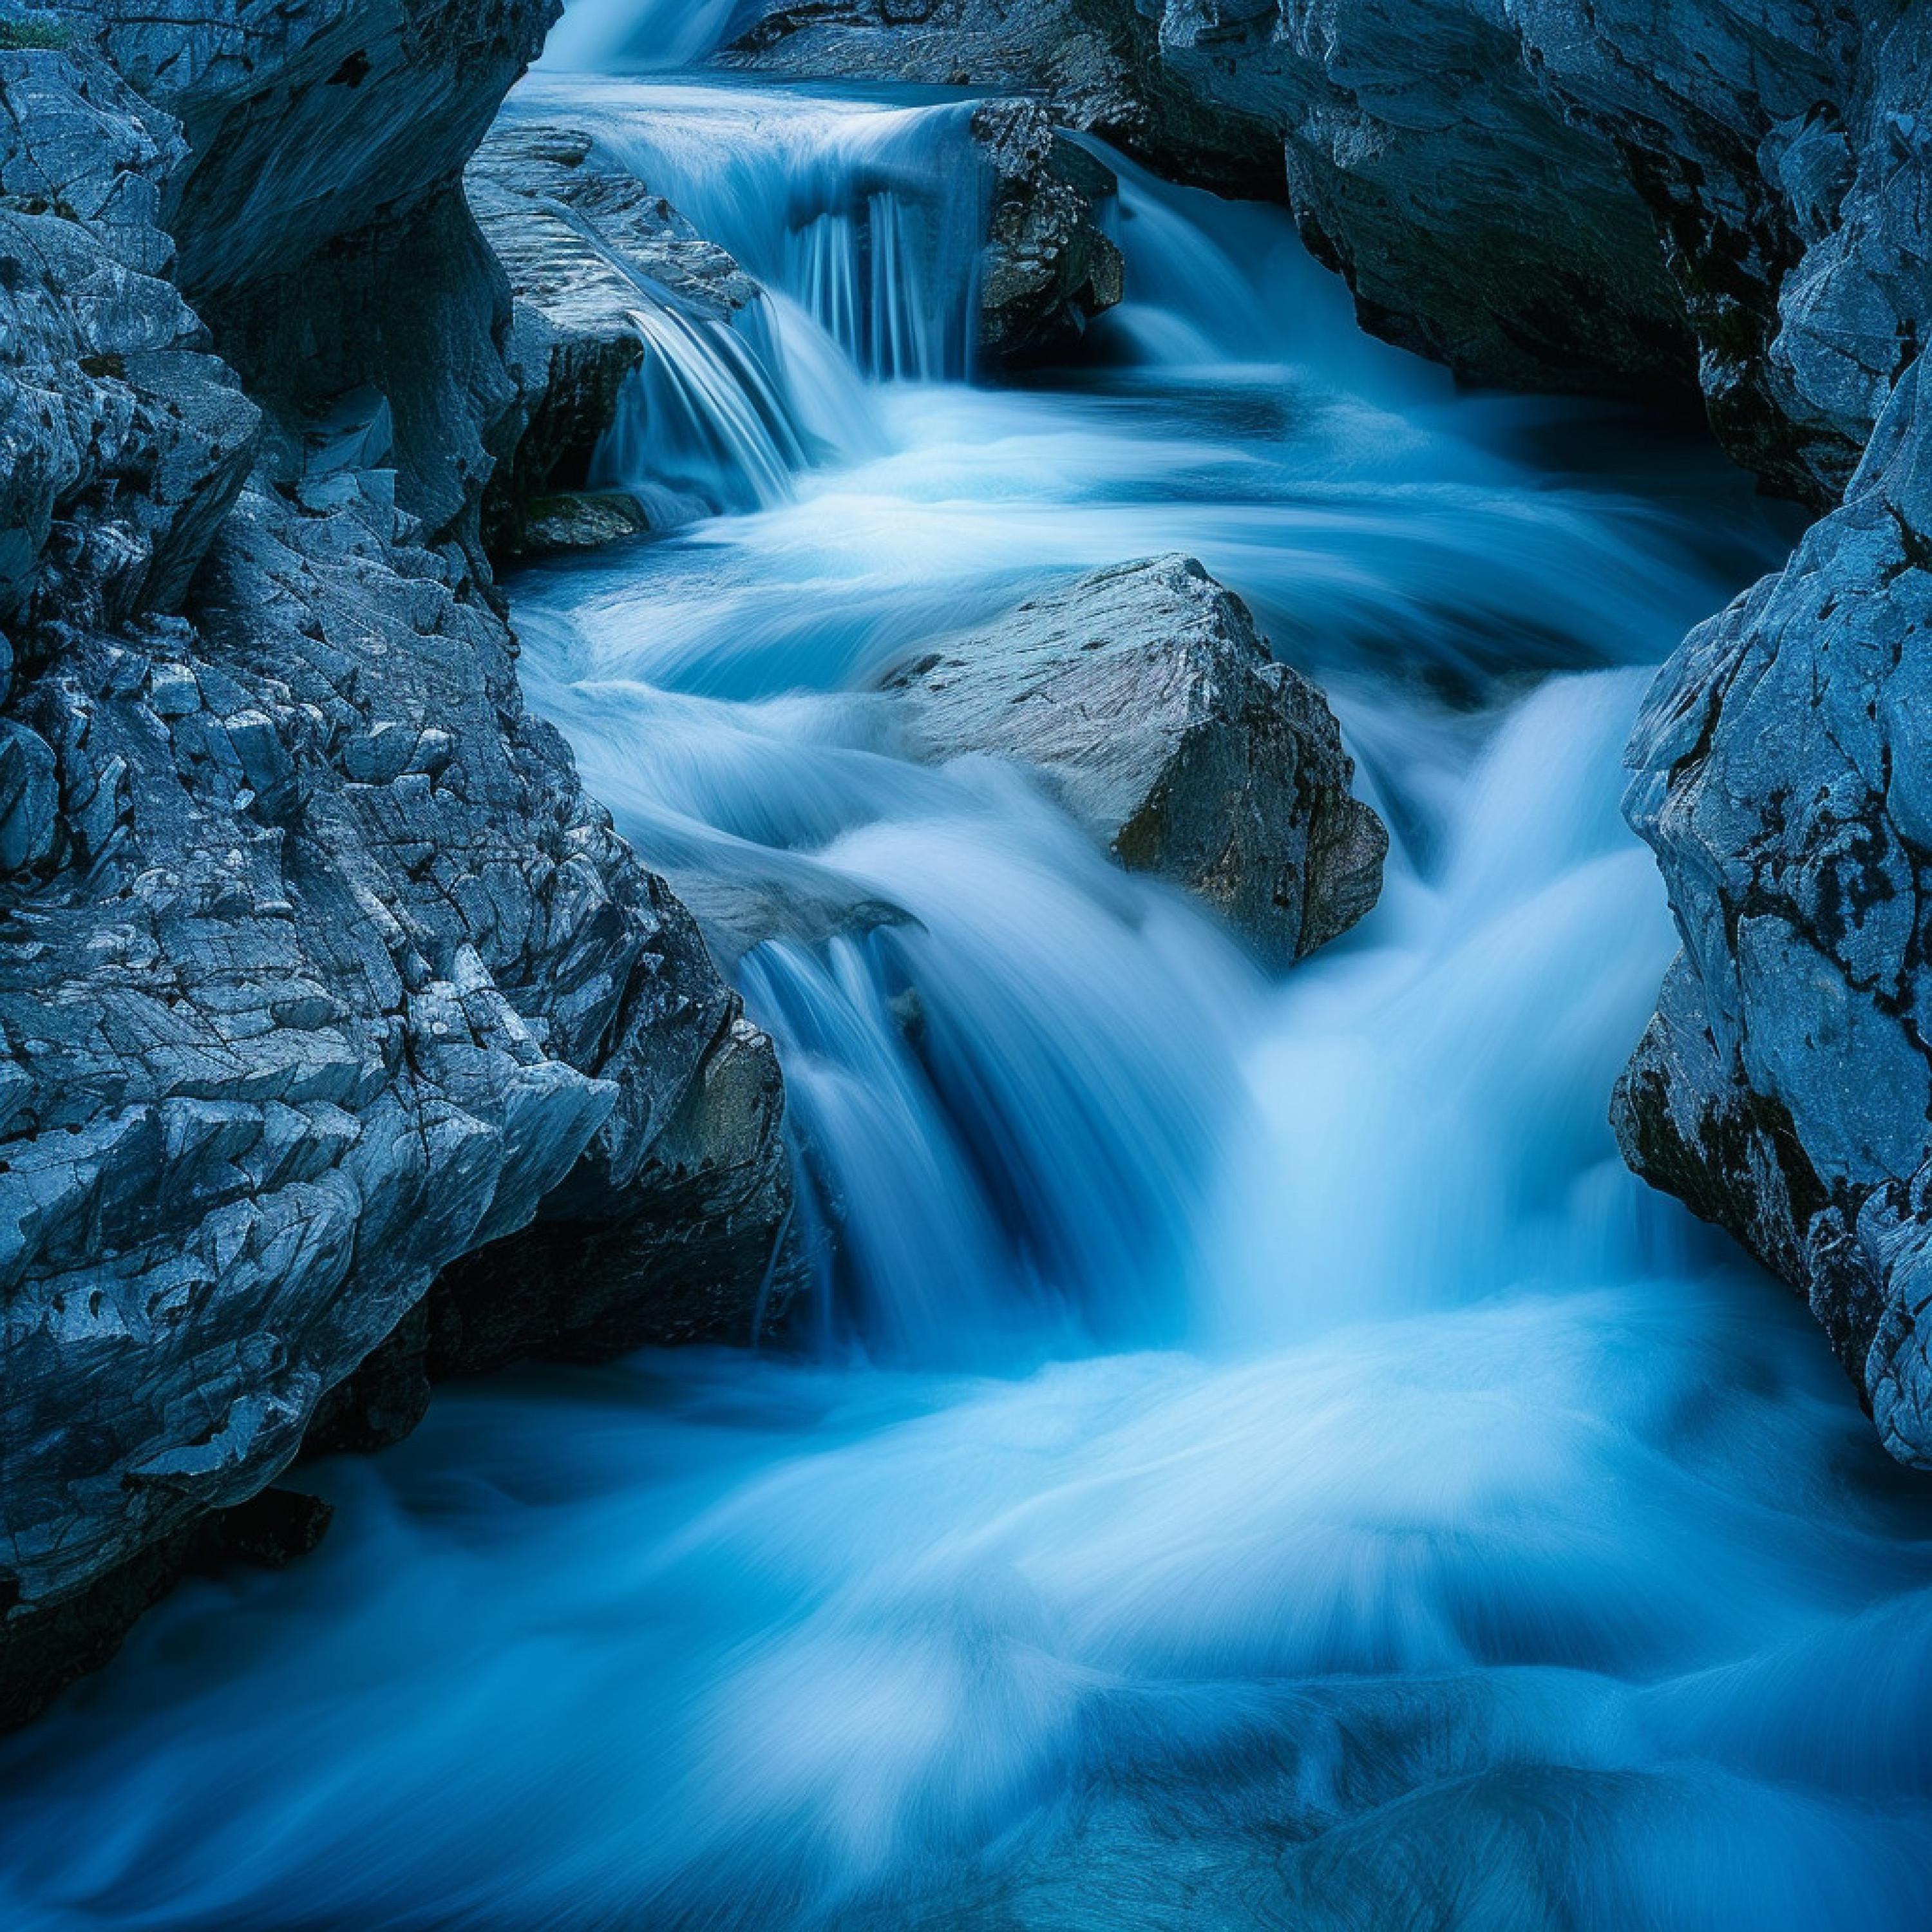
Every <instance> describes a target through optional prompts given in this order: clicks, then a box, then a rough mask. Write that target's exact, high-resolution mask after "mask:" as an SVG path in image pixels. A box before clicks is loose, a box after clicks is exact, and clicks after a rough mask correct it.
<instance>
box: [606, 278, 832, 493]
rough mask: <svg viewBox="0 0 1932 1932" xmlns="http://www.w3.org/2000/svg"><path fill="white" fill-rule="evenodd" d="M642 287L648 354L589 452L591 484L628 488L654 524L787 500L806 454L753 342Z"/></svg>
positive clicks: (638, 313)
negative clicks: (750, 342) (604, 431)
mask: <svg viewBox="0 0 1932 1932" xmlns="http://www.w3.org/2000/svg"><path fill="white" fill-rule="evenodd" d="M640 297H641V299H640V301H639V303H638V305H637V307H636V308H634V309H633V310H632V311H631V323H632V325H633V326H634V328H635V329H636V330H637V338H638V340H639V341H640V342H641V343H642V344H643V351H644V353H643V359H642V361H641V362H640V363H639V364H638V365H637V368H634V370H632V371H631V373H630V374H629V376H628V377H626V378H625V386H624V389H623V392H622V394H621V395H620V396H619V398H618V405H617V413H616V419H615V420H614V421H613V423H612V425H611V427H610V429H609V431H607V433H606V434H605V435H604V437H603V438H602V440H601V441H600V443H598V448H597V451H596V453H595V456H594V457H593V458H592V462H591V466H590V481H591V483H592V486H593V487H598V488H610V487H617V488H621V489H623V490H628V492H629V493H631V495H632V496H635V497H636V498H637V499H638V501H639V502H640V503H642V504H643V506H644V508H645V510H646V513H647V514H649V517H650V520H651V524H652V528H654V529H669V528H670V527H672V526H674V525H676V524H679V523H690V522H692V521H694V520H696V519H697V518H699V517H706V516H715V515H716V514H718V513H720V512H721V511H734V510H754V509H760V508H764V507H765V506H766V505H769V504H772V503H779V502H784V500H785V499H786V498H787V497H788V496H790V494H791V487H792V485H791V479H792V477H793V474H794V473H795V472H796V471H798V470H799V469H803V468H804V467H805V463H806V462H807V460H808V458H807V455H806V451H805V439H804V437H802V434H801V433H800V431H799V427H798V425H796V422H794V421H793V418H792V415H791V413H790V410H789V409H788V407H787V402H786V398H784V395H782V394H781V392H780V389H779V387H778V384H777V383H776V382H775V380H773V377H772V374H771V373H770V372H769V370H768V369H767V368H766V365H765V364H764V363H763V360H762V359H760V356H758V355H757V352H756V350H754V348H752V347H751V345H750V344H748V343H747V342H746V341H745V340H743V339H742V338H741V337H740V336H739V334H738V332H737V331H736V329H733V327H732V326H731V325H730V323H725V322H721V321H719V320H715V318H712V317H708V316H693V315H691V314H688V312H687V311H685V310H684V309H683V308H680V307H679V305H676V303H674V302H671V301H670V300H668V299H665V300H661V301H660V300H653V299H652V298H651V296H650V295H649V292H647V291H643V290H640Z"/></svg>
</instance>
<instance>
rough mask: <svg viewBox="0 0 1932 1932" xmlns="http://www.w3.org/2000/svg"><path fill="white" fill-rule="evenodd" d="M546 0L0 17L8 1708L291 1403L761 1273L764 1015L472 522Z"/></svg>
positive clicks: (368, 1414)
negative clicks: (574, 715)
mask: <svg viewBox="0 0 1932 1932" xmlns="http://www.w3.org/2000/svg"><path fill="white" fill-rule="evenodd" d="M549 13H550V7H549V5H548V4H547V0H529V4H522V5H519V4H511V0H502V4H496V5H490V6H489V7H462V8H456V7H448V8H438V7H428V8H424V7H415V8H411V9H408V10H404V9H401V8H393V9H392V8H389V7H383V6H376V5H347V4H346V0H344V4H341V5H320V6H317V7H311V8H305V9H299V10H293V11H291V10H287V9H269V8H259V7H254V6H252V5H215V6H213V7H209V6H208V5H198V6H196V7H192V8H190V7H181V8H180V9H174V10H171V9H170V8H169V7H167V6H166V5H163V7H160V8H159V9H157V8H155V7H151V6H148V7H142V8H141V9H139V10H135V9H133V8H132V7H128V8H121V7H118V6H101V7H88V8H73V9H67V10H64V11H63V13H62V19H63V20H64V21H65V22H67V23H69V25H70V26H71V45H70V46H68V47H66V48H65V49H62V48H36V49H31V50H26V51H21V50H18V49H15V50H12V51H6V52H0V88H4V90H5V96H6V101H7V105H8V107H9V108H10V110H13V111H12V112H10V113H9V114H8V115H6V116H0V229H4V231H5V248H4V250H0V255H4V258H5V260H7V261H9V262H10V263H13V268H12V269H8V270H7V271H6V272H5V274H4V275H0V302H5V303H6V304H7V308H6V310H5V323H6V325H7V326H6V327H5V329H0V436H4V437H5V439H6V440H7V456H8V458H9V459H10V460H9V461H8V463H7V466H6V469H5V477H6V481H5V484H4V485H0V513H4V527H0V599H4V602H0V619H4V621H5V622H6V624H7V629H8V634H9V637H10V643H11V644H12V646H13V662H12V668H11V675H10V684H9V686H8V688H7V692H6V697H5V717H4V718H0V938H4V939H5V945H4V946H0V1286H4V1289H5V1295H4V1301H3V1302H0V1329H3V1330H4V1344H3V1345H4V1349H5V1363H6V1374H5V1377H4V1379H0V1465H4V1467H5V1470H6V1481H5V1485H4V1487H0V1526H4V1529H5V1544H4V1547H5V1558H4V1559H0V1619H4V1621H0V1712H5V1713H6V1714H10V1715H14V1716H18V1715H23V1714H25V1713H26V1712H28V1711H30V1710H31V1709H33V1708H35V1707H36V1706H37V1705H38V1704H39V1703H41V1702H43V1701H44V1700H45V1698H46V1696H47V1695H49V1694H50V1692H51V1691H52V1688H55V1686H57V1685H58V1683H59V1682H63V1681H65V1679H67V1678H68V1677H70V1676H72V1675H73V1674H74V1672H75V1671H77V1670H80V1669H83V1668H87V1667H92V1665H93V1664H96V1663H98V1662H99V1661H101V1660H102V1658H104V1656H105V1655H107V1653H108V1652H110V1651H111V1649H112V1648H113V1644H114V1643H115V1642H116V1641H118V1636H119V1634H120V1632H121V1630H122V1629H123V1628H124V1626H125V1625H126V1623H127V1622H128V1621H129V1620H130V1619H131V1618H132V1617H133V1616H135V1615H136V1614H138V1613H139V1610H141V1609H142V1607H144V1606H145V1604H147V1603H148V1601H151V1599H152V1598H153V1597H154V1595H157V1593H158V1592H160V1591H162V1590H163V1589H166V1586H167V1584H168V1583H169V1580H171V1579H172V1577H174V1576H175V1575H176V1574H178V1573H179V1571H180V1570H181V1567H182V1566H183V1565H184V1564H186V1563H187V1562H191V1561H195V1560H198V1557H197V1553H198V1552H205V1550H206V1548H207V1547H208V1543H207V1538H208V1535H209V1534H211V1532H209V1531H208V1528H207V1526H208V1523H209V1522H210V1520H211V1518H213V1517H214V1516H215V1515H216V1514H217V1513H220V1512H225V1511H236V1510H238V1509H241V1508H243V1507H244V1506H245V1505H249V1504H250V1502H251V1499H254V1498H257V1497H259V1496H260V1494H261V1493H262V1492H263V1490H264V1489H265V1488H266V1487H267V1486H269V1484H272V1482H273V1481H274V1480H275V1478H276V1477H277V1476H278V1475H279V1474H280V1473H281V1471H282V1470H283V1469H285V1468H286V1467H287V1465H288V1463H290V1460H292V1459H293V1457H295V1456H296V1454H297V1453H298V1452H299V1451H300V1450H301V1449H302V1447H303V1445H304V1444H305V1442H306V1441H308V1439H310V1437H311V1433H313V1434H314V1436H315V1439H317V1441H319V1442H320V1441H323V1440H330V1441H338V1442H347V1441H349V1440H351V1439H358V1432H359V1431H360V1437H359V1439H361V1440H364V1441H374V1440H380V1439H393V1436H394V1435H395V1433H400V1431H401V1429H403V1428H404V1427H407V1424H408V1423H409V1422H410V1421H412V1420H413V1419H414V1417H415V1416H416V1415H419V1414H420V1412H421V1405H420V1400H419V1398H420V1396H421V1394H422V1391H424V1389H425V1388H426V1386H427V1382H426V1377H427V1376H428V1374H430V1373H457V1372H460V1371H463V1370H467V1369H469V1368H472V1367H480V1366H485V1365H487V1364H490V1363H493V1362H495V1361H501V1360H503V1359H506V1358H508V1356H510V1355H514V1354H517V1353H521V1352H529V1351H531V1350H539V1349H550V1350H554V1351H557V1352H565V1353H573V1354H574V1353H587V1352H594V1351H595V1350H596V1349H599V1348H602V1347H611V1346H625V1345H628V1343H631V1342H634V1341H635V1340H640V1339H644V1338H646V1337H655V1338H658V1339H670V1338H673V1337H683V1336H688V1335H693V1334H697V1333H700V1332H703V1333H706V1334H712V1335H722V1336H731V1337H748V1335H749V1334H751V1330H752V1328H753V1325H754V1320H757V1319H763V1318H764V1317H765V1316H767V1315H769V1313H771V1310H772V1303H773V1299H774V1297H776V1298H778V1299H779V1300H781V1298H782V1292H783V1286H784V1284H783V1282H782V1281H779V1282H778V1283H776V1285H774V1282H773V1279H772V1272H771V1270H770V1268H769V1256H770V1254H771V1253H772V1252H773V1250H774V1249H775V1245H776V1244H777V1241H778V1235H779V1232H780V1231H781V1229H783V1227H784V1225H785V1222H786V1218H787V1213H788V1209H789V1191H788V1190H789V1181H788V1174H787V1168H786V1165H785V1162H784V1152H783V1148H782V1144H781V1136H780V1133H779V1121H780V1117H781V1110H782V1087H781V1083H780V1081H779V1079H778V1070H777V1067H776V1063H775V1058H774V1056H773V1055H772V1049H771V1046H770V1043H769V1040H766V1038H765V1037H764V1036H763V1034H760V1033H759V1032H758V1031H757V1029H755V1028H752V1027H751V1026H750V1025H748V1023H747V1022H745V1019H743V1016H742V1013H741V1011H740V1010H739V1006H738V1003H737V1001H736V998H735V997H734V996H733V995H732V994H731V993H730V992H729V991H728V990H727V989H726V988H725V987H724V985H723V984H722V983H721V981H720V980H718V976H717V974H716V972H715V969H714V968H713V967H712V963H711V962H710V959H709V957H708V956H707V954H706V950H705V948H704V946H703V941H702V940H701V938H700V936H699V934H698V931H697V927H696V926H695V924H694V922H693V921H692V919H691V917H690V916H689V914H688V913H687V912H686V911H685V909H684V907H682V905H681V904H679V902H678V901H677V900H676V898H674V897H673V895H672V894H671V893H670V891H669V889H668V888H667V887H666V886H664V883H663V881H662V880H661V879H660V878H658V877H655V875H653V874H651V873H649V872H648V871H646V870H644V868H643V867H642V866H641V865H640V864H639V863H638V862H637V859H636V858H635V856H634V855H633V854H632V853H631V852H630V850H628V847H625V844H624V843H623V842H622V841H621V840H620V839H619V838H617V837H616V834H615V832H613V829H612V827H611V825H610V820H609V817H608V816H607V814H605V813H604V811H602V809H601V808H600V807H598V805H595V803H594V802H592V801H591V800H590V799H588V798H586V796H585V795H584V793H583V790H582V787H581V786H580V784H579V782H578V781H577V775H576V773H575V771H574V768H573V766H572V764H571V760H570V757H569V756H568V752H567V751H566V750H565V747H564V745H563V744H562V740H561V739H559V737H558V736H557V734H556V733H555V732H554V731H553V730H551V729H550V727H548V726H547V725H546V724H543V723H542V722H541V721H539V720H537V719H535V718H532V717H531V716H530V715H529V714H528V713H527V712H526V711H525V709H523V702H522V698H521V695H520V691H519V690H518V688H517V681H516V677H515V671H514V658H515V643H514V638H513V637H512V636H511V634H510V632H509V631H508V628H507V627H506V625H505V623H504V622H503V621H502V618H501V616H499V614H498V612H497V610H496V607H495V604H494V600H493V592H492V589H491V587H490V583H489V580H488V577H487V565H485V564H484V562H483V561H482V556H481V550H480V547H479V546H478V542H477V540H476V539H477V532H478V507H479V505H480V502H481V497H482V494H483V490H484V483H485V480H486V478H487V475H488V474H489V469H490V457H489V455H488V443H489V442H490V439H491V438H492V437H493V435H494V434H495V431H496V422H497V419H498V418H499V416H500V415H501V413H502V412H503V411H504V410H505V409H506V408H508V407H511V405H512V404H514V398H515V389H514V384H513V383H512V382H511V378H510V377H509V375H508V372H507V371H506V370H505V366H504V362H503V357H502V344H503V342H504V341H505V340H507V338H508V334H509V330H510V326H511V313H510V304H509V296H508V285H507V284H506V283H505V281H504V279H503V278H502V272H501V271H500V269H499V268H498V267H497V266H496V263H495V261H494V259H493V257H491V256H490V253H489V251H488V250H487V248H486V246H485V245H484V243H483V242H482V239H481V236H480V234H479V233H478V230H477V229H476V226H475V223H474V221H473V220H472V218H471V217H470V215H469V212H468V210H467V208H466V205H465V204H464V202H463V198H462V196H461V193H460V184H459V183H458V179H457V171H458V169H459V168H460V163H461V161H462V160H463V157H464V154H466V151H467V149H466V143H467V142H470V141H472V140H473V139H475V136H476V135H477V134H478V133H480V131H481V127H483V126H484V124H487V121H488V119H489V117H490V114H491V113H493V111H494V110H495V107H496V104H497V97H499V95H500V94H501V92H502V89H503V88H505V87H506V86H508V82H509V80H510V79H511V78H512V77H514V74H515V72H516V71H517V67H518V65H519V63H520V61H521V60H522V59H523V58H524V57H525V56H526V55H527V54H528V53H529V52H530V51H531V50H532V49H533V47H534V46H535V44H536V41H537V39H538V36H539V35H540V34H541V30H542V28H543V26H544V23H545V22H546V20H547V18H548V16H549ZM100 49H107V52H110V53H112V54H113V55H114V56H115V58H117V59H120V60H123V61H124V62H126V63H127V65H128V67H129V68H130V71H133V72H134V73H136V74H138V76H139V78H140V79H141V80H142V83H143V85H145V86H148V87H149V88H151V89H152V90H153V95H154V96H155V97H158V98H160V99H165V101H166V103H167V104H169V107H172V108H173V109H174V110H175V111H177V112H178V113H181V115H183V116H184V119H185V120H186V122H187V129H188V136H187V141H186V142H184V139H183V137H182V135H181V132H180V130H179V129H178V127H176V126H175V124H174V123H173V121H172V120H171V119H170V118H169V115H168V114H167V113H164V112H163V110H162V108H161V107H160V105H159V104H158V102H157V98H148V99H145V100H144V99H142V98H138V97H137V96H136V95H135V94H134V93H133V92H131V91H130V87H129V86H128V85H127V80H126V78H125V77H123V76H121V75H119V74H117V73H116V72H115V71H114V69H113V67H112V66H111V65H109V63H108V62H107V60H106V58H104V55H103V53H102V52H101V51H99V50H100ZM358 55H360V57H358ZM419 123H422V124H419ZM419 170H428V171H429V172H428V174H424V173H422V172H419ZM251 184H253V186H252V188H251ZM163 214H166V215H167V216H168V217H169V218H171V219H172V220H174V221H175V223H176V224H177V226H178V229H179V232H180V238H181V254H180V258H179V263H178V266H177V263H176V257H175V247H174V243H173V242H172V240H171V239H170V237H169V234H168V233H167V232H166V230H165V229H163V227H162V226H160V217H162V216H163ZM177 276H185V277H187V278H189V281H188V284H187V286H189V287H192V288H193V290H196V294H197V301H198V302H201V303H203V304H205V305H206V307H207V308H208V310H209V311H210V312H211V314H214V315H215V316H216V317H218V323H217V327H216V329H214V331H213V332H211V331H210V329H208V328H207V327H205V326H204V321H205V318H204V317H203V316H202V315H201V314H199V313H198V312H197V309H196V307H194V306H192V305H190V302H188V301H187V299H186V298H185V296H184V290H183V284H182V283H181V281H178V280H176V279H175V278H176V277H177ZM217 346H218V347H219V349H220V351H221V354H220V356H219V358H217V355H216V354H215V353H214V348H215V347H217ZM533 1225H534V1226H535V1232H532V1229H533ZM479 1249H484V1250H487V1251H488V1253H489V1254H490V1256H491V1258H492V1260H491V1268H492V1271H491V1272H490V1274H488V1275H487V1277H472V1278H470V1279H469V1280H467V1281H464V1280H461V1279H460V1278H459V1277H455V1276H452V1275H449V1272H448V1271H450V1270H451V1268H452V1265H455V1264H457V1263H458V1262H461V1261H462V1260H463V1259H464V1258H465V1257H466V1256H470V1255H472V1253H475V1251H476V1250H479ZM452 1309H458V1310H460V1316H461V1319H462V1324H463V1328H464V1330H465V1331H466V1332H468V1333H471V1334H487V1337H488V1340H487V1346H469V1345H468V1344H467V1343H464V1342H463V1341H462V1340H460V1337H459V1339H458V1340H455V1341H451V1340H449V1339H448V1337H449V1333H450V1321H449V1318H448V1316H447V1314H446V1311H447V1310H452ZM412 1350H413V1354H412ZM365 1364H367V1365H369V1366H368V1368H367V1370H365ZM385 1376H386V1379H385ZM412 1377H413V1378H414V1379H412ZM265 1507H266V1506H265ZM260 1514H261V1512H260V1511H257V1513H256V1516H255V1517H248V1518H242V1519H231V1520H234V1521H236V1522H237V1523H238V1525H239V1526H238V1527H237V1528H236V1532H235V1534H236V1536H237V1537H239V1538H244V1539H245V1540H247V1541H251V1542H253V1543H257V1544H260V1545H261V1546H262V1547H263V1548H268V1547H270V1546H271V1545H275V1546H276V1547H288V1548H293V1547H295V1546H296V1544H299V1542H300V1541H302V1537H301V1535H299V1534H295V1533H294V1532H295V1531H299V1530H300V1529H301V1526H300V1524H299V1523H297V1524H296V1525H295V1526H293V1531H290V1526H289V1525H287V1524H284V1526H282V1529H281V1530H278V1531H277V1532H276V1533H275V1535H269V1533H268V1530H267V1529H265V1528H264V1527H263V1524H262V1523H260V1521H258V1520H257V1517H260ZM270 1527H272V1526H270ZM284 1532H290V1533H289V1534H284ZM265 1539H266V1540H265ZM237 1547H239V1545H238V1546H237Z"/></svg>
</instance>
